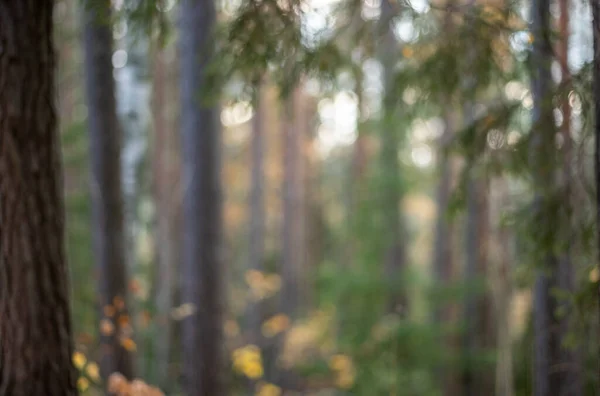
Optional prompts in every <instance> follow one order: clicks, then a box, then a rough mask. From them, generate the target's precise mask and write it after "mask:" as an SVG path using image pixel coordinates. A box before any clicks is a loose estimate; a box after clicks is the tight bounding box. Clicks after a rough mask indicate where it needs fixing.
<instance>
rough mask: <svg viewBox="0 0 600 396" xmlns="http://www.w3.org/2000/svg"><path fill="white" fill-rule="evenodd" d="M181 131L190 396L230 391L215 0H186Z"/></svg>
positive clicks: (185, 324) (185, 360) (184, 338)
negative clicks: (213, 87) (208, 80)
mask: <svg viewBox="0 0 600 396" xmlns="http://www.w3.org/2000/svg"><path fill="white" fill-rule="evenodd" d="M180 8H181V20H180V24H181V30H180V51H181V52H180V53H181V106H182V109H181V111H182V112H181V138H182V145H183V147H182V150H183V151H182V153H183V188H184V218H183V234H184V235H183V262H182V264H183V269H182V275H183V280H182V303H184V304H186V303H189V304H193V306H194V307H195V311H194V313H193V314H192V315H190V316H189V317H187V318H185V319H184V320H183V322H182V348H183V367H184V369H183V377H184V383H183V389H184V393H186V394H187V395H190V396H195V395H201V396H207V395H223V396H225V395H226V392H225V389H224V386H223V381H222V373H223V372H224V371H225V370H224V367H223V356H222V354H223V351H222V348H221V344H222V334H221V331H222V325H223V324H222V312H223V310H222V306H221V304H222V302H223V296H222V290H221V289H222V286H221V282H222V276H221V272H222V271H221V254H220V247H221V246H220V245H221V198H222V197H221V186H220V177H219V174H220V128H219V125H218V112H217V109H216V108H214V107H211V106H210V105H208V104H206V103H205V102H204V101H203V98H204V97H205V94H206V90H205V87H206V84H205V73H206V71H207V67H208V64H209V62H210V60H211V56H212V54H213V48H212V46H213V44H214V39H213V37H212V34H213V28H214V25H215V18H216V15H215V5H214V2H213V1H212V0H184V1H182V2H181V5H180Z"/></svg>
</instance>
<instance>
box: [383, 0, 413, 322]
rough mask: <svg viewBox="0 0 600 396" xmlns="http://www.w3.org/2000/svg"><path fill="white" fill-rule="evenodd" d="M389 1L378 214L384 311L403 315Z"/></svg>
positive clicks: (402, 254)
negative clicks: (386, 293) (386, 290)
mask: <svg viewBox="0 0 600 396" xmlns="http://www.w3.org/2000/svg"><path fill="white" fill-rule="evenodd" d="M393 7H394V6H393V5H392V3H391V2H390V0H382V2H381V17H380V18H381V19H380V26H379V28H380V34H381V35H382V43H381V46H380V48H379V58H380V62H381V64H382V65H383V74H384V77H383V80H384V81H383V83H384V90H385V91H386V92H385V94H384V98H383V120H382V129H381V149H380V150H381V152H380V161H381V172H382V175H383V185H382V186H381V193H382V199H381V210H382V214H383V218H384V222H385V224H384V232H385V234H386V243H385V249H386V250H385V256H384V273H385V279H388V280H391V281H392V284H391V286H392V291H391V294H390V299H389V302H388V311H390V312H398V313H400V312H404V313H406V311H407V306H406V305H407V296H406V293H405V292H404V291H401V290H397V288H398V286H399V281H400V279H401V275H402V272H403V271H404V270H405V266H406V243H405V241H404V235H403V234H404V224H403V222H402V220H401V216H402V215H401V213H400V203H401V201H402V190H401V183H400V174H399V173H400V164H399V162H398V149H399V136H398V129H397V125H398V120H397V119H396V114H395V113H396V112H395V109H396V103H395V100H396V98H395V97H394V95H393V93H392V91H393V90H392V89H391V88H392V86H393V84H394V68H395V62H396V60H397V56H398V50H397V42H396V39H395V36H394V32H393V30H392V21H393V18H394V16H395V14H396V13H395V11H394V9H393Z"/></svg>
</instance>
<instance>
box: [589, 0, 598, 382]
mask: <svg viewBox="0 0 600 396" xmlns="http://www.w3.org/2000/svg"><path fill="white" fill-rule="evenodd" d="M591 5H592V15H593V22H592V32H593V35H594V116H595V117H594V118H595V120H596V121H595V122H596V124H595V131H594V135H595V139H596V147H595V152H594V165H595V172H596V233H597V235H596V238H597V241H596V242H597V244H598V248H599V251H598V252H599V253H598V254H599V257H598V267H599V268H600V1H599V0H594V1H592V2H591ZM597 287H598V300H599V304H598V307H599V308H600V283H598V286H597ZM599 316H600V315H599ZM598 339H600V334H599V335H598ZM598 355H599V356H600V349H599V351H598ZM598 379H599V380H600V371H599V372H598Z"/></svg>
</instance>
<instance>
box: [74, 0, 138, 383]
mask: <svg viewBox="0 0 600 396" xmlns="http://www.w3.org/2000/svg"><path fill="white" fill-rule="evenodd" d="M109 16H110V3H109V1H108V0H103V1H94V3H93V4H87V3H86V7H85V11H84V21H83V23H84V47H85V72H86V78H85V79H86V93H87V105H88V128H89V134H90V153H91V156H90V159H91V182H90V184H91V186H90V188H91V196H92V224H93V239H94V257H95V260H96V269H97V270H96V277H97V278H98V292H99V304H100V317H101V322H100V329H101V332H100V334H101V337H100V343H101V348H100V371H101V373H102V376H103V377H104V378H107V376H109V375H110V374H112V373H114V372H119V373H121V374H123V375H124V376H126V377H128V378H131V377H132V375H133V364H132V357H131V353H130V352H129V351H128V350H127V349H126V348H124V347H123V343H122V341H123V340H124V339H127V338H129V337H131V325H130V323H129V320H128V318H129V316H128V314H127V309H126V302H127V274H126V265H125V246H124V242H125V241H124V237H125V235H124V225H123V196H122V190H121V179H120V175H121V162H120V155H121V150H120V149H121V147H120V144H121V142H120V141H121V132H120V129H119V123H118V121H117V113H116V101H115V82H114V79H113V72H112V71H113V68H112V61H111V57H112V29H111V27H110V25H109V24H108V23H107V21H108V20H109V19H108V18H109ZM111 325H112V327H111Z"/></svg>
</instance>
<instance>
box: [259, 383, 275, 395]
mask: <svg viewBox="0 0 600 396" xmlns="http://www.w3.org/2000/svg"><path fill="white" fill-rule="evenodd" d="M280 395H281V388H280V387H278V386H277V385H274V384H270V383H268V382H266V383H259V384H258V386H257V392H256V396H280Z"/></svg>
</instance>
